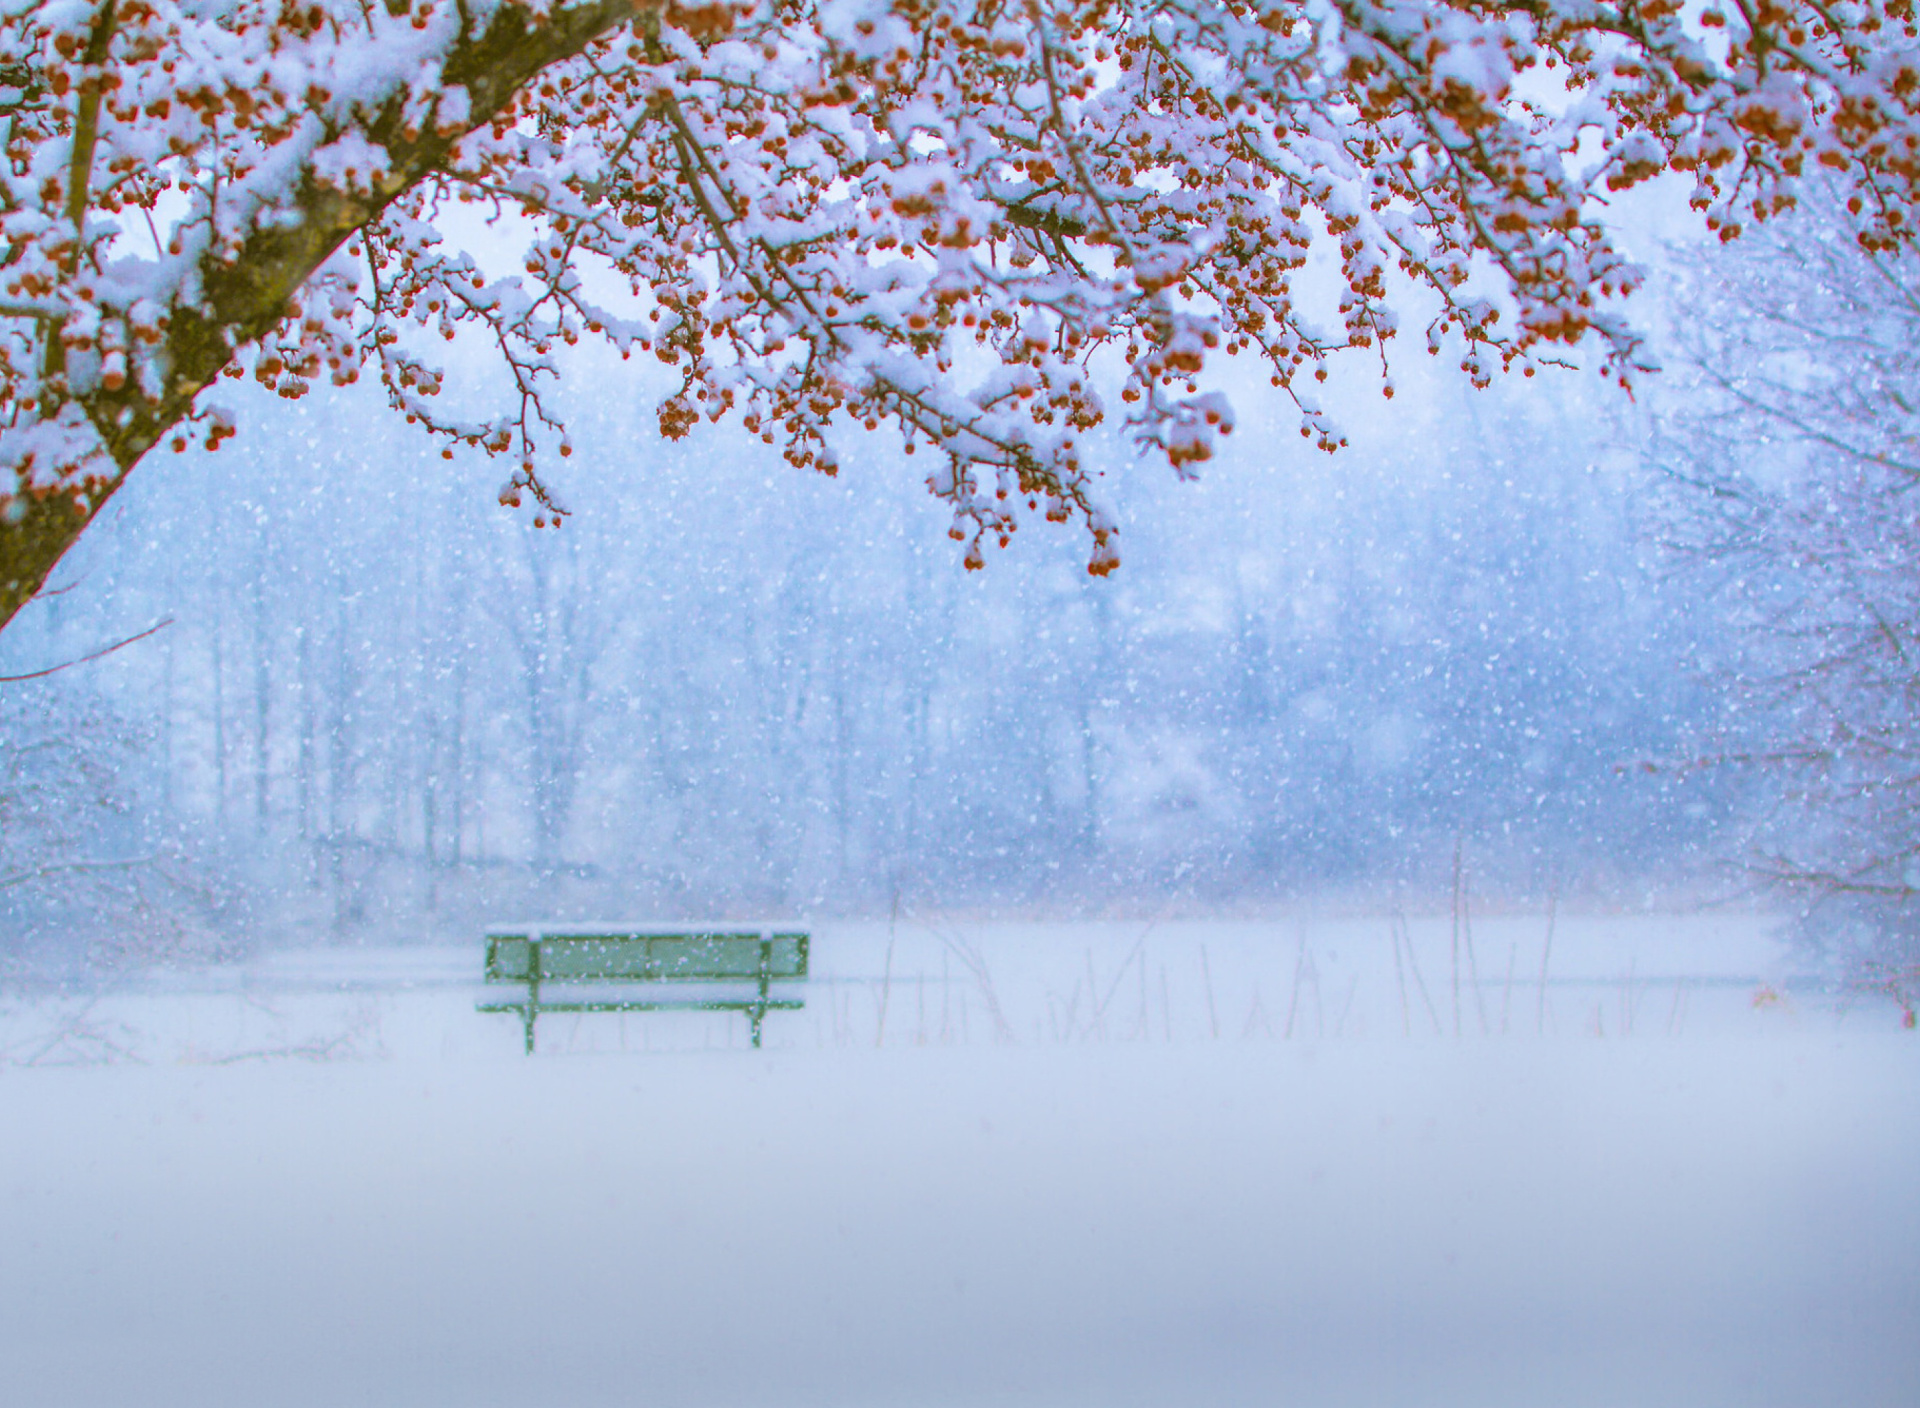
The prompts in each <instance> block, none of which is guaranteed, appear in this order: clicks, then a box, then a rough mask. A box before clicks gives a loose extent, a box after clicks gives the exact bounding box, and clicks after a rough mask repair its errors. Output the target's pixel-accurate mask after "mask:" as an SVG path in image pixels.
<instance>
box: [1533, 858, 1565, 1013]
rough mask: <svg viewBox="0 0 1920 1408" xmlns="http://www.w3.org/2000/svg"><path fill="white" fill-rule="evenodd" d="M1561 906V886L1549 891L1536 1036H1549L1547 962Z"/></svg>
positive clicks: (1541, 957)
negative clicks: (1554, 923) (1557, 913)
mask: <svg viewBox="0 0 1920 1408" xmlns="http://www.w3.org/2000/svg"><path fill="white" fill-rule="evenodd" d="M1559 906H1560V886H1559V885H1558V884H1555V885H1554V886H1553V888H1552V889H1550V890H1548V891H1547V942H1546V945H1545V946H1544V947H1543V948H1542V949H1541V950H1540V1010H1539V1013H1538V1014H1537V1016H1536V1017H1535V1019H1534V1020H1535V1022H1536V1024H1537V1032H1536V1034H1537V1035H1539V1036H1545V1035H1546V1034H1547V960H1549V959H1550V958H1552V957H1553V921H1554V916H1555V914H1556V912H1557V911H1558V909H1559Z"/></svg>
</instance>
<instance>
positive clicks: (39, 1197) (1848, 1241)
mask: <svg viewBox="0 0 1920 1408" xmlns="http://www.w3.org/2000/svg"><path fill="white" fill-rule="evenodd" d="M1387 932H1388V925H1387V921H1385V920H1365V921H1363V920H1341V921H1334V920H1318V921H1288V922H1286V923H1253V922H1248V923H1245V924H1224V923H1213V924H1206V925H1202V924H1198V923H1190V922H1179V923H1176V922H1172V921H1168V922H1164V923H1160V924H1155V925H1152V926H1149V925H1147V924H1146V923H1145V922H1144V921H1143V922H1141V923H1137V924H1122V923H1114V924H1105V925H1074V926H1065V925H1056V926H1034V925H1028V926H1010V925H985V924H967V923H961V922H951V923H950V922H945V921H936V922H935V923H934V924H932V925H931V926H929V925H926V924H922V923H919V922H918V921H913V920H909V919H906V918H903V919H901V920H900V921H899V922H898V923H897V924H894V925H889V924H887V923H885V922H882V923H878V924H871V925H859V926H851V925H842V926H822V927H821V928H820V929H819V930H818V931H817V933H818V939H817V946H816V949H815V969H816V972H817V973H819V974H820V975H821V978H820V981H818V982H816V983H815V984H812V985H810V987H809V989H808V993H807V997H808V1007H807V1009H806V1010H805V1011H803V1012H800V1013H786V1014H775V1015H774V1016H771V1017H770V1018H769V1019H768V1037H769V1042H768V1046H767V1049H765V1050H764V1051H761V1052H758V1053H755V1052H752V1051H749V1050H747V1049H745V1047H744V1033H743V1031H742V1030H741V1026H742V1024H741V1023H740V1022H739V1020H738V1019H737V1018H727V1017H713V1018H708V1017H704V1016H690V1015H687V1014H662V1015H659V1016H649V1017H644V1018H643V1017H627V1018H619V1017H613V1016H598V1017H587V1018H579V1019H575V1018H553V1019H550V1020H549V1021H548V1022H546V1023H543V1026H542V1030H541V1044H542V1054H541V1055H540V1056H538V1057H536V1058H534V1059H532V1060H528V1059H526V1058H524V1057H522V1056H521V1055H520V1054H519V1050H518V1046H519V1035H518V1031H517V1028H516V1026H515V1024H514V1021H513V1019H511V1018H508V1017H498V1016H484V1015H480V1014H476V1013H475V1012H474V1011H473V1001H474V998H475V997H476V996H477V987H476V985H475V984H474V983H473V981H472V979H473V976H474V974H475V971H476V970H477V967H478V952H477V945H476V946H475V947H474V948H471V949H460V950H456V951H451V952H442V951H437V950H423V949H414V950H391V951H385V952H377V951H366V950H357V951H354V950H336V951H328V952H324V953H311V954H306V955H280V956H277V957H275V958H272V959H263V960H261V961H259V962H257V963H255V964H252V965H249V966H248V967H247V968H245V969H244V970H233V971H229V972H225V973H208V972H202V973H196V974H174V975H161V976H157V977H156V976H150V977H148V978H146V979H144V980H143V981H141V982H139V983H131V982H130V983H128V984H125V985H123V986H122V987H121V988H119V989H117V990H115V991H113V992H109V993H105V994H96V995H90V996H84V997H83V996H77V995H69V996H65V997H61V996H43V997H39V998H33V999H28V998H17V999H15V1000H14V1001H13V1002H12V1003H11V1004H10V1005H9V1006H8V1007H7V1008H6V1009H5V1011H4V1013H0V1051H4V1052H5V1055H6V1057H7V1064H4V1065H0V1129H3V1130H4V1131H5V1136H6V1137H5V1139H4V1142H0V1362H4V1363H5V1365H6V1370H5V1390H4V1392H0V1401H4V1402H5V1403H6V1404H7V1405H9V1408H16V1406H17V1408H42V1406H43V1405H45V1406H46V1408H91V1405H96V1404H98V1405H123V1404H124V1405H140V1408H147V1405H153V1406H154V1408H161V1406H162V1405H173V1404H182V1405H187V1404H191V1405H195V1408H223V1405H228V1404H232V1405H244V1406H245V1408H276V1406H277V1405H287V1408H305V1405H326V1408H335V1406H336V1405H348V1404H351V1405H363V1404H364V1405H407V1406H408V1408H413V1406H414V1405H420V1406H421V1408H428V1406H429V1405H441V1404H445V1405H461V1408H482V1406H483V1405H493V1404H502V1405H505V1404H512V1405H516V1408H519V1406H521V1405H536V1408H537V1406H538V1405H555V1408H562V1406H563V1405H564V1406H566V1408H571V1405H597V1404H641V1403H644V1404H657V1405H669V1406H670V1408H672V1406H675V1405H688V1408H695V1406H696V1405H697V1406H698V1408H705V1406H706V1405H714V1408H722V1406H723V1405H725V1406H726V1408H751V1406H752V1405H768V1408H784V1405H821V1406H822V1408H828V1406H829V1405H831V1406H832V1408H839V1405H848V1408H852V1406H853V1405H869V1404H871V1405H876V1406H877V1405H922V1404H925V1405H948V1404H952V1405H987V1404H992V1405H1028V1404H1032V1405H1082V1404H1085V1405H1103V1406H1104V1405H1132V1404H1142V1405H1145V1404H1154V1405H1160V1404H1165V1405H1188V1404H1192V1405H1213V1404H1222V1405H1225V1404H1233V1405H1238V1404H1248V1405H1254V1404H1258V1405H1291V1404H1298V1405H1319V1404H1327V1405H1348V1404H1353V1405H1408V1406H1409V1408H1415V1406H1416V1405H1418V1406H1421V1408H1424V1406H1425V1405H1454V1404H1458V1405H1473V1408H1503V1406H1504V1405H1541V1406H1542V1408H1548V1406H1549V1405H1550V1406H1551V1408H1578V1406H1579V1405H1589V1404H1591V1405H1621V1406H1622V1408H1655V1406H1656V1405H1667V1404H1672V1405H1676V1406H1678V1405H1684V1408H1715V1406H1716V1405H1726V1408H1750V1405H1775V1404H1778V1405H1826V1404H1835V1405H1842V1404H1844V1405H1847V1408H1870V1406H1871V1405H1881V1404H1885V1405H1895V1404H1898V1405H1910V1404H1912V1403H1913V1402H1914V1401H1915V1393H1916V1391H1917V1390H1916V1385H1920V1255H1916V1254H1917V1253H1920V1198H1915V1197H1914V1196H1913V1187H1912V1170H1913V1169H1914V1168H1915V1167H1917V1166H1920V1041H1916V1039H1915V1038H1914V1037H1913V1035H1912V1034H1910V1033H1906V1032H1903V1031H1901V1030H1900V1029H1899V1026H1898V1021H1897V1012H1896V1010H1895V1009H1894V1008H1893V1007H1892V1006H1891V1005H1890V1004H1885V1003H1875V1002H1871V1001H1861V1002H1857V1003H1852V1004H1846V1003H1843V1002H1840V1001H1837V1000H1836V999H1834V998H1832V997H1830V996H1822V995H1820V994H1817V993H1815V992H1812V991H1811V990H1808V989H1805V988H1804V987H1796V986H1795V985H1793V984H1792V983H1791V982H1790V981H1789V979H1790V977H1791V975H1790V973H1788V972H1787V971H1786V966H1785V963H1784V960H1783V959H1782V957H1781V956H1780V955H1779V954H1778V953H1777V952H1775V951H1774V950H1772V949H1771V948H1770V946H1769V945H1768V944H1767V942H1766V940H1765V930H1764V926H1762V925H1760V924H1758V923H1757V922H1755V921H1753V920H1750V919H1747V920H1742V919H1737V918H1729V919H1721V920H1700V919H1691V920H1684V921H1683V920H1666V921H1659V920H1646V919H1640V920H1621V919H1612V920H1609V919H1594V918H1583V919H1575V918H1571V917H1567V916H1562V917H1561V919H1560V920H1559V921H1558V923H1557V927H1556V937H1555V940H1554V948H1553V952H1552V954H1551V955H1548V958H1549V962H1548V971H1547V982H1546V984H1545V985H1544V988H1543V987H1542V986H1541V984H1540V983H1539V977H1540V961H1541V957H1542V948H1543V946H1544V945H1543V940H1544V932H1543V924H1542V919H1541V917H1540V916H1518V917H1515V918H1513V919H1511V920H1508V921H1498V920H1493V919H1476V920H1475V921H1474V927H1473V934H1472V939H1473V946H1474V953H1475V961H1476V964H1477V967H1478V970H1479V975H1480V979H1481V982H1480V986H1479V989H1478V997H1477V998H1476V996H1475V989H1474V986H1473V984H1472V982H1471V974H1470V973H1463V977H1462V983H1461V1000H1460V1008H1461V1019H1460V1024H1461V1033H1462V1034H1461V1036H1460V1037H1459V1038H1458V1039H1456V1038H1455V1036H1454V1034H1453V1024H1454V1018H1453V982H1452V966H1453V965H1452V962H1451V951H1452V933H1451V923H1450V921H1449V920H1448V919H1446V918H1445V917H1441V918H1438V919H1436V918H1432V917H1429V918H1427V919H1424V920H1421V919H1416V920H1415V921H1414V922H1413V923H1412V924H1411V925H1410V926H1409V942H1408V943H1407V944H1405V945H1398V946H1396V945H1392V944H1391V943H1390V941H1389V939H1388V937H1387ZM1529 944H1530V945H1531V947H1530V948H1529ZM1395 947H1398V948H1399V952H1400V959H1399V963H1398V964H1396V962H1395V960H1394V949H1395ZM1463 948H1464V945H1463ZM889 949H891V957H890V958H889ZM1409 952H1410V953H1411V959H1409ZM1416 965H1417V967H1418V969H1419V974H1420V976H1419V980H1418V981H1417V982H1416V980H1415V978H1414V977H1413V976H1411V974H1408V975H1407V976H1406V977H1405V983H1406V986H1407V990H1408V997H1407V1000H1406V1003H1405V1005H1404V1007H1403V1005H1402V1000H1401V997H1400V991H1401V986H1400V983H1401V977H1400V975H1401V974H1403V973H1407V970H1408V969H1409V968H1411V967H1413V966H1416ZM1509 966H1511V967H1512V969H1513V971H1514V973H1515V976H1514V977H1513V979H1512V980H1511V981H1509V980H1508V978H1507V972H1508V969H1509ZM1462 967H1463V969H1464V968H1465V957H1464V954H1463V958H1462ZM1421 984H1424V987H1425V990H1426V996H1425V997H1424V998H1423V997H1422V996H1421V993H1420V990H1419V989H1420V985H1421ZM1762 985H1764V989H1763V986H1762ZM1543 993H1544V1000H1543ZM1756 993H1761V994H1762V996H1763V1000H1762V1001H1761V1002H1760V1003H1759V1004H1758V1005H1756V1003H1755V1001H1754V998H1755V995H1756ZM1089 994H1091V996H1089ZM1766 994H1772V995H1773V999H1772V1000H1766ZM1483 1003H1484V1006H1485V1008H1486V1025H1485V1034H1484V1035H1483V1029H1482V1025H1481V1016H1480V1011H1481V1006H1482V1004H1483ZM883 1007H884V1010H885V1016H884V1020H883V1019H882V1016H881V1012H882V1008H883ZM996 1011H997V1012H998V1014H999V1015H998V1018H996V1017H995V1015H994V1013H995V1012H996ZM1289 1027H1291V1036H1290V1037H1289V1035H1288V1030H1289ZM1436 1028H1438V1029H1439V1032H1438V1034H1436ZM1216 1030H1217V1031H1218V1036H1217V1037H1216V1036H1215V1034H1214V1033H1215V1031H1216ZM1409 1033H1411V1034H1410V1035H1409ZM1503 1033H1504V1035H1503ZM623 1042H624V1044H625V1048H626V1049H625V1050H624V1051H623V1050H622V1049H621V1047H622V1043H623ZM665 1048H674V1049H665Z"/></svg>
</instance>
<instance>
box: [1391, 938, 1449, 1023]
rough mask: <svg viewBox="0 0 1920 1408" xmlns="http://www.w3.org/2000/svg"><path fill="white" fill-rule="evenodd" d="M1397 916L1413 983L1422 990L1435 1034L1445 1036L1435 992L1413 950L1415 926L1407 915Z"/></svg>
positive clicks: (1423, 999)
mask: <svg viewBox="0 0 1920 1408" xmlns="http://www.w3.org/2000/svg"><path fill="white" fill-rule="evenodd" d="M1397 917H1398V918H1399V920H1400V942H1401V943H1402V944H1403V945H1404V946H1405V947H1406V950H1407V967H1408V968H1410V969H1412V970H1413V984H1414V986H1415V987H1416V988H1418V989H1419V990H1420V1001H1421V1002H1422V1003H1423V1004H1425V1006H1426V1009H1427V1016H1428V1017H1430V1018H1431V1019H1432V1020H1433V1034H1434V1035H1435V1036H1444V1035H1446V1029H1445V1028H1444V1027H1442V1026H1441V1025H1440V1009H1439V1008H1437V1007H1435V1006H1434V1005H1433V994H1431V993H1430V992H1428V991H1427V980H1426V978H1425V977H1424V976H1423V975H1422V974H1421V972H1420V958H1419V956H1418V955H1417V954H1415V953H1414V951H1413V927H1412V926H1411V925H1410V924H1408V923H1407V921H1406V918H1405V916H1397Z"/></svg>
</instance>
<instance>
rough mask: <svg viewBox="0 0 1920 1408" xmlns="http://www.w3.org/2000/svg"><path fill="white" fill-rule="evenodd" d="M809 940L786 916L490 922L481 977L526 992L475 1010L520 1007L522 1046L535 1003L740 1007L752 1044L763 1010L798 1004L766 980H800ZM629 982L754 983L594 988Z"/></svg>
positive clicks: (554, 1007)
mask: <svg viewBox="0 0 1920 1408" xmlns="http://www.w3.org/2000/svg"><path fill="white" fill-rule="evenodd" d="M810 940H811V936H810V935H809V934H808V933H807V932H806V931H805V930H802V929H793V928H788V927H784V926H766V927H758V926H756V927H747V926H740V927H730V926H724V925H722V926H714V927H711V928H702V927H697V926H688V927H686V928H678V927H675V928H658V929H655V928H648V927H644V926H634V927H629V926H624V925H600V924H595V925H578V926H564V927H563V926H554V927H551V928H549V927H548V926H546V925H540V924H535V925H527V926H523V927H518V928H511V929H509V928H495V929H492V930H490V931H489V932H488V934H487V947H486V967H485V977H486V981H487V982H488V983H490V984H491V983H512V984H514V985H516V986H520V987H523V988H525V990H526V996H525V997H524V998H520V999H517V1000H514V999H509V1000H503V1001H495V1002H486V1003H482V1004H480V1007H479V1010H480V1011H482V1012H517V1013H519V1014H521V1016H522V1017H523V1019H524V1021H525V1025H526V1047H527V1053H528V1054H529V1055H531V1054H532V1053H533V1036H534V1023H535V1021H536V1020H537V1019H538V1017H539V1014H540V1013H542V1012H743V1013H745V1014H746V1015H747V1017H748V1018H749V1019H750V1020H751V1022H752V1027H753V1044H754V1045H755V1046H758V1045H760V1023H761V1019H762V1018H763V1017H764V1016H765V1015H766V1014H767V1013H768V1012H772V1011H795V1010H798V1009H799V1008H801V1007H803V1006H805V1003H804V1001H803V1000H801V999H799V998H777V997H774V996H772V995H771V993H770V992H769V991H768V989H769V987H770V986H771V985H772V984H775V983H780V984H789V983H794V982H800V981H804V980H805V978H806V976H807V959H808V948H809V946H810ZM626 983H649V984H659V985H660V986H661V987H664V988H668V989H674V988H685V987H699V986H702V985H707V986H724V987H736V988H737V987H738V986H739V985H741V984H749V985H753V986H755V987H757V989H758V991H757V992H755V993H753V995H751V996H733V995H715V996H709V997H696V996H685V997H680V996H667V997H653V998H649V997H632V998H628V997H624V996H623V997H605V996H601V995H598V994H595V993H593V992H592V990H593V989H595V988H600V987H610V986H617V985H621V984H626ZM554 986H558V987H559V988H561V989H562V991H561V993H560V994H559V995H557V996H554V995H550V990H551V988H552V987H554ZM543 989H547V990H548V991H543ZM568 989H572V990H573V991H572V992H571V993H569V992H568V991H567V990H568ZM583 990H584V991H583Z"/></svg>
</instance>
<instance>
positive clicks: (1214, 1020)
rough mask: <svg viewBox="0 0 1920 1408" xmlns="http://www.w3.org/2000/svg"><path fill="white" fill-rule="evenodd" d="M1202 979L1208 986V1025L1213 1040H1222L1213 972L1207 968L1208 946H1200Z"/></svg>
mask: <svg viewBox="0 0 1920 1408" xmlns="http://www.w3.org/2000/svg"><path fill="white" fill-rule="evenodd" d="M1200 977H1201V979H1202V980H1203V981H1204V982H1205V983H1206V985H1207V1025H1208V1027H1210V1028H1211V1029H1212V1031H1213V1039H1214V1040H1215V1041H1218V1040H1220V1013H1219V1010H1218V1009H1217V1008H1215V1007H1214V1005H1213V970H1212V969H1211V968H1209V967H1208V966H1207V946H1206V945H1205V944H1201V945H1200Z"/></svg>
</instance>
